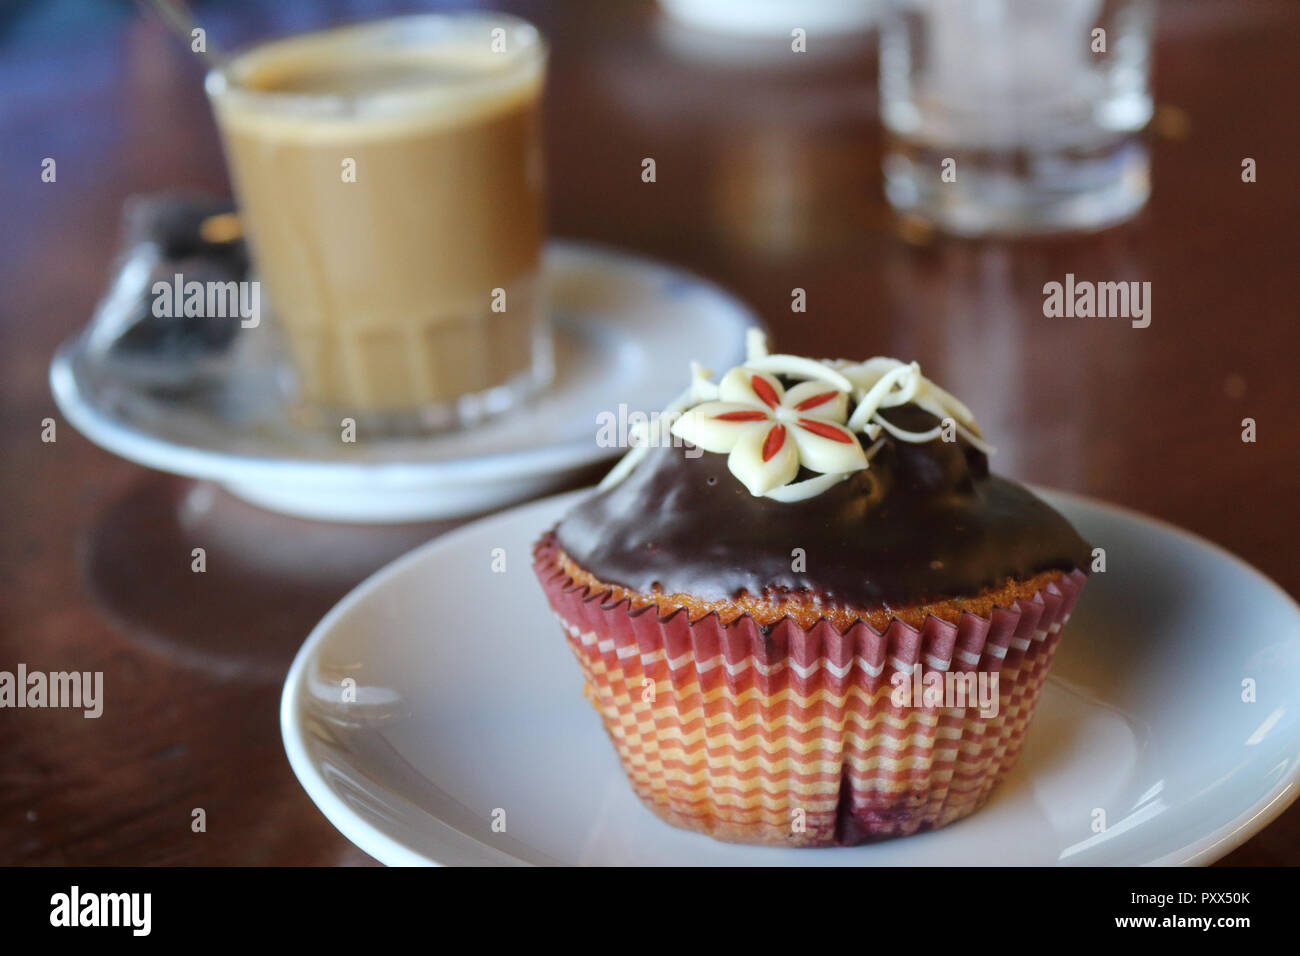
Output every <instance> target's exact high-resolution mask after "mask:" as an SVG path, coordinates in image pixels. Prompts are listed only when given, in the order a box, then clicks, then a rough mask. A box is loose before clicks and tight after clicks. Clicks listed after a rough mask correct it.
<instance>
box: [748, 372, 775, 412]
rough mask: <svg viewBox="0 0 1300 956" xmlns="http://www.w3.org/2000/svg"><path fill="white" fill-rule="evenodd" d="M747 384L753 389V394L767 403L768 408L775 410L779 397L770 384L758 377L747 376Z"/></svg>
mask: <svg viewBox="0 0 1300 956" xmlns="http://www.w3.org/2000/svg"><path fill="white" fill-rule="evenodd" d="M749 384H750V386H751V387H752V388H753V389H754V393H755V394H756V395H757V396H758V397H759V398H761V399H762V400H763V401H764V402H766V403H767V406H768V408H776V406H777V405H779V404H780V403H781V399H780V397H779V396H778V395H777V394H776V390H775V389H774V388H772V384H771V383H770V382H768V381H767V380H766V379H764V378H762V377H761V376H758V375H751V376H749Z"/></svg>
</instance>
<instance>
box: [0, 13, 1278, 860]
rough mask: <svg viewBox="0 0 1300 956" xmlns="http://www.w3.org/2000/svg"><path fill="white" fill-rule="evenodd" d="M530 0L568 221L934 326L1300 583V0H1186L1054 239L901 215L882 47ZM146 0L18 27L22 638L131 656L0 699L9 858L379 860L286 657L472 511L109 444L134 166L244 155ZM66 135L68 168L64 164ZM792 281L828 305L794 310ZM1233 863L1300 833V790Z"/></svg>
mask: <svg viewBox="0 0 1300 956" xmlns="http://www.w3.org/2000/svg"><path fill="white" fill-rule="evenodd" d="M274 6H275V5H273V4H270V3H269V2H267V3H265V4H261V5H256V4H254V5H248V4H245V5H243V6H239V7H237V8H236V11H235V13H233V14H231V13H226V14H224V15H225V16H226V17H227V18H228V19H227V20H226V21H218V20H217V17H219V16H222V15H223V14H221V13H220V11H219V9H218V8H215V7H214V8H213V9H211V10H209V9H208V7H204V8H202V9H201V11H200V13H201V15H206V16H209V17H210V18H211V19H212V20H214V21H215V22H213V23H212V27H213V30H214V33H217V32H220V30H225V31H226V32H227V33H228V34H232V35H237V36H239V37H246V36H251V35H256V34H257V33H258V32H259V31H261V30H264V29H271V28H273V27H274V25H273V24H270V23H268V22H267V20H266V18H267V17H269V16H270V15H271V14H270V13H268V12H267V11H268V10H270V9H273V8H274ZM286 6H287V5H286ZM228 9H229V8H228V7H227V10H228ZM517 9H518V11H519V12H521V13H523V14H524V15H526V16H529V17H531V18H533V19H536V20H537V21H538V22H539V23H540V25H541V26H542V27H543V29H544V30H545V31H546V32H547V34H548V35H549V37H550V39H551V41H552V44H553V70H552V82H551V88H550V93H549V107H548V114H549V115H548V136H549V152H550V181H551V217H552V220H551V221H552V224H553V228H554V231H555V233H557V234H559V235H563V236H575V237H582V238H587V239H593V240H598V241H602V242H609V243H613V244H616V245H619V246H623V247H626V248H629V249H633V250H636V251H638V252H642V253H647V254H650V255H653V256H658V257H660V258H663V259H665V260H668V261H670V262H674V263H677V264H680V265H682V266H685V267H687V268H690V269H693V270H695V271H697V272H699V273H702V274H704V275H707V276H710V277H711V278H713V279H716V280H717V281H719V282H721V283H723V284H725V285H727V286H729V287H730V288H732V289H734V290H735V291H736V292H738V293H739V294H740V295H741V296H743V297H744V298H745V299H747V300H748V301H749V302H751V303H752V304H753V305H754V307H755V308H756V309H757V310H758V311H759V312H760V313H761V314H762V315H763V317H764V318H765V319H766V320H767V321H768V322H769V323H770V324H771V327H772V329H773V330H774V333H775V344H776V345H777V346H779V347H781V348H783V349H788V350H795V351H800V352H805V353H810V354H814V355H815V354H822V353H835V354H847V355H870V354H890V355H893V354H897V355H904V356H915V357H917V358H918V359H920V360H921V361H922V362H923V363H924V366H925V368H926V371H927V373H929V374H930V375H931V376H932V377H933V378H935V379H936V380H937V381H939V382H942V383H945V384H947V385H948V386H949V387H950V388H952V389H953V390H954V391H955V392H956V393H957V394H959V395H962V396H964V397H965V398H966V399H967V400H968V402H969V404H970V405H972V406H973V408H974V409H975V410H976V411H977V413H978V414H979V415H980V418H981V421H982V422H983V423H984V426H985V430H986V432H987V433H988V434H990V435H992V436H996V439H997V443H998V445H999V447H1000V454H999V455H998V460H997V463H996V464H997V467H998V469H999V470H1000V471H1004V472H1006V473H1008V474H1012V475H1014V476H1016V477H1018V478H1022V479H1026V480H1029V481H1034V482H1041V483H1043V484H1046V485H1054V486H1057V487H1061V488H1067V489H1071V490H1075V491H1079V492H1083V493H1086V494H1089V495H1095V496H1098V497H1101V498H1105V499H1108V500H1111V501H1115V502H1117V503H1119V504H1122V505H1127V506H1129V507H1132V508H1136V509H1139V510H1141V511H1145V512H1148V513H1150V514H1153V515H1157V516H1159V517H1161V518H1164V519H1166V520H1168V521H1171V522H1174V523H1176V524H1178V525H1182V526H1184V527H1186V528H1190V529H1191V530H1193V531H1195V532H1198V533H1199V534H1202V535H1204V536H1206V537H1207V538H1210V539H1212V540H1214V541H1217V542H1219V543H1220V544H1222V545H1223V546H1224V547H1226V548H1228V549H1230V550H1232V551H1234V552H1236V553H1237V554H1239V555H1241V556H1242V557H1243V558H1245V559H1246V560H1247V561H1249V562H1250V563H1252V564H1254V565H1255V566H1257V567H1258V568H1260V569H1261V570H1263V571H1264V572H1265V573H1266V574H1268V575H1270V576H1271V577H1273V578H1274V579H1275V580H1277V581H1278V582H1279V583H1280V584H1281V585H1282V586H1283V587H1284V588H1286V589H1287V590H1288V591H1290V592H1291V593H1292V594H1297V593H1300V561H1297V560H1296V557H1295V536H1296V518H1297V510H1296V506H1295V499H1296V492H1297V482H1296V471H1297V467H1298V466H1300V452H1298V451H1297V447H1298V446H1297V410H1300V376H1298V375H1297V374H1296V355H1297V351H1300V324H1297V322H1296V289H1295V284H1294V283H1295V278H1296V263H1297V261H1300V231H1298V230H1297V228H1296V223H1297V222H1298V221H1300V188H1298V187H1297V181H1296V175H1297V173H1296V161H1295V158H1296V156H1297V155H1300V128H1298V127H1297V125H1296V123H1295V104H1296V103H1297V102H1300V73H1297V71H1296V69H1295V54H1294V51H1295V49H1296V47H1297V45H1300V6H1298V5H1296V4H1295V3H1292V2H1286V0H1276V2H1272V0H1269V2H1266V0H1252V2H1249V3H1234V4H1225V3H1220V2H1215V0H1196V2H1189V0H1184V2H1180V3H1177V4H1172V3H1171V4H1167V5H1166V6H1165V7H1164V8H1162V11H1161V18H1160V22H1159V28H1158V43H1157V72H1156V91H1157V100H1158V102H1159V104H1160V111H1159V114H1158V117H1157V121H1156V123H1155V124H1154V127H1153V136H1152V139H1153V150H1154V194H1153V196H1152V199H1151V202H1150V205H1149V207H1148V208H1147V210H1146V211H1145V212H1144V213H1143V214H1142V216H1141V217H1140V218H1139V219H1138V220H1137V221H1136V222H1133V223H1131V224H1129V225H1126V226H1123V227H1120V228H1117V229H1114V230H1111V231H1109V232H1105V233H1103V234H1100V235H1096V236H1091V237H1076V238H1069V239H1059V240H1053V241H1041V242H1023V243H1008V242H982V243H977V242H969V241H957V240H946V239H942V238H939V237H935V236H931V235H927V234H926V233H925V231H924V230H919V229H915V228H903V229H901V230H900V228H899V226H898V224H897V223H896V222H894V221H893V219H892V218H891V217H890V215H889V214H888V211H887V209H886V207H885V206H884V203H883V200H882V198H881V193H880V185H879V161H880V149H881V136H880V132H879V128H878V126H877V123H876V119H875V108H876V102H875V80H874V73H875V53H874V50H873V49H872V46H871V44H870V43H863V44H858V45H856V46H854V45H850V47H849V48H848V49H841V50H838V51H835V50H830V49H829V46H830V45H829V44H821V43H820V42H819V38H817V37H813V38H811V39H810V43H809V48H810V52H809V53H808V54H807V55H806V56H805V57H803V58H802V59H795V58H794V57H792V55H791V54H790V53H789V52H788V46H787V45H785V44H783V43H780V42H778V43H776V44H774V47H773V50H772V52H771V53H767V54H754V53H753V52H752V51H751V52H750V53H747V54H746V55H744V56H741V57H739V58H732V60H731V61H730V62H729V63H718V62H716V61H709V60H706V59H703V58H701V57H700V56H699V54H698V52H693V50H692V44H691V43H689V42H684V38H683V37H682V36H681V35H680V34H677V33H674V32H673V31H671V30H666V29H665V28H664V26H663V24H662V22H661V21H660V19H659V17H658V14H657V11H656V9H655V8H654V7H653V5H650V4H644V3H625V4H624V3H619V4H613V3H607V2H603V0H592V2H584V3H577V2H566V3H563V4H558V3H557V4H549V5H543V4H540V3H528V4H519V5H518V6H517ZM114 10H116V7H109V6H108V5H105V9H104V11H102V12H101V19H100V20H98V21H92V20H87V21H86V22H84V23H80V24H76V23H74V24H71V25H68V24H63V25H61V26H60V27H59V28H58V33H60V34H61V35H62V36H63V39H62V41H61V42H58V43H57V44H56V43H55V42H54V41H52V40H45V39H42V36H43V34H42V33H41V31H40V30H39V29H35V28H32V29H28V30H27V31H26V34H25V35H27V36H28V39H27V40H26V41H25V42H23V43H21V44H20V43H18V42H17V40H16V39H15V37H16V36H18V35H24V34H23V32H22V31H14V30H11V31H10V33H9V37H10V39H9V41H8V42H9V44H10V48H9V49H6V50H5V55H4V57H3V58H0V63H3V64H4V65H3V67H0V85H2V86H3V88H4V91H5V92H4V98H3V105H2V106H0V173H2V174H3V175H2V176H0V183H2V184H3V185H2V186H0V188H2V189H3V190H4V195H5V202H4V210H5V221H4V224H3V229H0V252H2V253H3V254H2V255H0V289H3V291H4V297H3V306H2V307H0V308H3V318H2V320H0V337H2V338H0V390H2V394H3V426H2V427H0V442H2V445H0V447H2V448H3V469H2V470H0V483H2V484H0V500H3V507H4V529H3V536H2V537H0V669H13V667H14V666H15V665H16V664H17V662H19V661H23V662H25V663H26V664H27V665H28V666H29V667H31V668H34V669H45V670H60V669H77V670H91V671H94V670H102V671H104V672H105V675H106V682H107V687H106V696H107V698H108V703H107V706H106V708H105V710H104V714H103V716H102V717H101V718H100V719H98V720H86V719H82V718H81V717H80V716H79V715H76V714H73V713H70V712H67V711H58V710H22V711H18V710H9V711H4V712H0V863H87V864H103V863H126V864H141V863H196V864H199V863H201V864H233V863H254V864H263V863H268V864H319V863H349V864H352V863H367V862H372V861H370V860H369V858H368V857H366V856H365V855H364V854H362V853H361V852H360V851H359V850H356V849H355V848H353V847H352V846H351V845H350V844H349V843H348V842H347V841H346V840H345V839H344V838H343V837H342V836H340V835H339V834H338V833H337V832H335V830H334V829H333V828H332V827H331V826H330V825H329V824H328V823H327V822H326V821H325V819H324V817H322V816H321V814H320V813H319V812H318V811H317V810H316V809H315V808H314V807H313V806H312V804H311V803H310V801H309V800H308V799H307V797H306V795H305V794H304V793H303V791H302V789H301V788H300V787H299V786H298V784H297V782H296V780H295V779H294V777H293V775H292V774H291V773H290V771H289V766H288V764H287V762H286V760H285V758H284V754H283V751H282V749H281V745H280V736H279V728H278V723H277V704H278V701H279V694H280V684H281V680H282V678H283V675H284V672H285V670H286V668H287V667H288V664H289V661H290V659H291V657H292V655H293V653H294V651H295V650H296V649H297V647H298V645H299V644H300V642H301V641H302V639H303V637H304V636H305V635H306V633H307V632H308V630H309V629H310V628H311V626H312V625H313V624H314V623H315V622H316V620H317V619H318V618H319V617H320V616H321V615H322V614H324V612H325V611H326V610H327V609H328V608H329V607H330V606H331V604H332V603H333V602H334V601H336V600H337V599H338V598H339V597H341V596H342V595H343V594H344V593H345V592H346V591H347V590H348V589H349V588H351V587H352V586H353V585H354V584H355V583H356V582H357V581H359V580H360V579H361V578H362V577H364V576H365V575H366V574H368V573H369V572H370V571H372V570H374V569H375V568H378V567H379V566H381V565H382V564H384V563H385V562H387V561H388V560H389V559H391V558H393V557H395V556H396V555H398V554H400V553H401V552H403V551H405V550H407V549H409V548H411V547H413V546H415V545H417V544H419V543H421V542H423V541H425V540H426V539H428V538H429V537H430V536H432V535H434V534H437V533H439V532H440V531H443V530H445V527H446V526H445V525H434V524H427V525H413V526H400V527H380V528H375V527H359V526H345V525H334V526H331V525H324V524H312V523H308V522H302V521H296V520H292V519H288V518H283V517H279V516H276V515H271V514H266V513H263V512H260V511H258V510H256V509H254V508H252V507H249V506H246V505H243V504H241V503H239V502H237V501H234V500H233V499H230V498H229V497H227V496H225V495H224V494H222V493H220V492H217V491H215V490H214V489H212V488H211V487H208V486H204V485H195V484H193V483H191V482H189V481H183V480H179V479H174V478H170V477H167V476H163V475H159V474H157V473H154V472H150V471H147V470H145V469H142V468H139V467H136V466H135V465H131V464H128V463H126V462H124V461H121V460H119V459H117V458H114V457H113V456H111V455H108V454H106V453H105V452H103V451H100V450H99V449H98V448H96V447H95V446H93V445H91V444H90V443H89V442H87V441H86V440H85V439H83V438H82V437H81V436H80V435H78V434H77V433H76V432H75V431H73V429H72V428H71V427H70V426H68V425H67V424H66V423H65V422H63V421H62V420H61V419H60V417H59V415H58V414H57V412H56V410H55V408H54V404H53V402H52V400H51V397H50V392H49V388H48V386H47V384H46V369H47V366H48V364H49V360H50V356H51V354H52V352H53V350H54V348H55V346H56V345H57V344H58V343H59V342H60V341H61V340H63V339H64V338H66V337H67V336H69V335H71V334H72V333H74V332H75V331H76V330H77V328H78V327H79V326H80V325H81V324H82V323H83V322H84V321H85V319H86V317H87V315H88V314H89V311H90V309H91V307H92V305H93V303H94V301H95V299H96V298H97V296H98V295H99V293H100V292H101V290H102V287H103V284H104V280H105V276H106V270H107V268H108V265H109V261H110V257H111V254H112V252H113V247H114V243H115V234H116V230H117V227H118V215H119V210H120V208H121V204H122V200H123V199H124V198H125V197H126V196H127V195H129V194H130V193H133V192H142V191H154V190H159V189H163V188H168V187H178V186H179V187H189V188H196V189H206V190H212V191H225V190H226V189H227V184H226V177H225V173H224V171H223V167H222V162H221V157H220V153H219V150H218V144H217V139H216V134H215V131H214V128H213V124H212V119H211V116H210V114H209V112H208V110H207V107H206V104H205V102H204V99H203V96H202V93H201V91H200V87H199V81H200V73H199V70H198V68H197V65H196V64H195V63H194V62H193V61H192V60H191V58H190V57H189V56H188V54H187V53H185V52H184V51H182V50H180V49H178V47H177V46H176V44H174V43H173V42H172V41H171V40H170V38H169V37H167V36H166V35H165V34H164V33H163V32H162V30H161V29H160V28H159V27H158V26H157V25H156V24H152V23H145V22H143V21H141V20H138V19H131V18H129V17H128V16H127V15H126V14H123V13H121V12H117V13H114V12H113V11H114ZM259 10H260V11H261V12H258V11H259ZM336 12H337V11H336ZM311 23H312V21H310V20H307V21H304V22H297V23H295V24H293V26H295V27H297V28H304V27H307V26H310V25H311ZM280 26H281V27H282V28H283V26H284V25H283V24H281V25H280ZM49 32H50V33H51V34H53V33H54V31H53V30H51V31H49ZM819 48H820V49H819ZM46 156H52V157H55V158H56V159H57V162H58V181H57V183H54V184H46V183H42V182H40V179H39V171H40V162H41V160H42V158H44V157H46ZM646 157H653V158H654V159H655V161H656V165H657V182H655V183H652V184H647V183H643V182H642V181H641V176H640V172H641V162H642V160H643V159H644V158H646ZM1244 157H1253V158H1254V159H1255V160H1256V161H1257V164H1258V182H1256V183H1254V184H1246V183H1243V182H1242V180H1241V175H1240V172H1241V161H1242V159H1243V158H1244ZM1067 272H1073V273H1074V274H1075V275H1077V276H1078V277H1080V278H1091V279H1095V280H1142V281H1150V282H1151V284H1152V303H1153V316H1152V324H1151V326H1150V327H1149V328H1146V329H1133V328H1131V327H1130V326H1129V324H1128V323H1126V322H1124V321H1115V320H1099V319H1093V320H1087V319H1048V318H1045V317H1044V316H1043V314H1042V291H1041V290H1042V286H1043V284H1044V283H1045V282H1047V281H1051V280H1053V279H1057V280H1059V279H1061V278H1062V277H1063V276H1064V275H1065V273H1067ZM796 287H798V288H802V289H804V290H806V294H807V303H808V311H807V313H806V314H795V313H792V312H791V310H790V301H791V291H792V289H794V288H796ZM683 345H684V347H686V348H687V351H689V343H683ZM46 417H52V418H54V419H56V421H57V423H58V424H57V441H56V442H54V443H52V444H46V443H43V442H42V440H41V431H42V420H43V419H45V418H46ZM1246 417H1251V418H1254V419H1255V420H1256V421H1257V423H1258V441H1257V442H1255V443H1253V444H1246V443H1243V442H1242V440H1241V430H1242V425H1241V421H1242V419H1243V418H1246ZM200 544H202V545H204V546H206V548H207V563H208V570H207V572H206V573H205V574H202V575H198V574H192V573H191V572H190V570H189V563H190V550H191V548H192V547H195V546H199V545H200ZM199 807H201V808H203V809H204V811H205V812H206V819H207V830H206V832H204V833H195V832H193V831H192V829H191V819H192V811H193V810H194V809H195V808H199ZM1227 862H1230V863H1237V864H1262V863H1291V864H1294V863H1298V862H1300V805H1298V806H1296V807H1293V808H1292V809H1291V810H1290V811H1289V812H1287V813H1286V814H1285V815H1284V816H1283V817H1282V818H1281V819H1279V820H1278V821H1277V822H1275V823H1273V824H1272V825H1271V826H1270V827H1268V828H1267V829H1266V830H1265V831H1264V832H1263V833H1261V834H1260V835H1258V836H1256V837H1255V838H1254V839H1252V840H1251V841H1250V842H1248V843H1247V844H1246V845H1245V846H1243V847H1242V848H1240V849H1239V850H1237V851H1236V852H1234V853H1233V854H1231V855H1230V856H1229V857H1228V858H1227Z"/></svg>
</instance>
